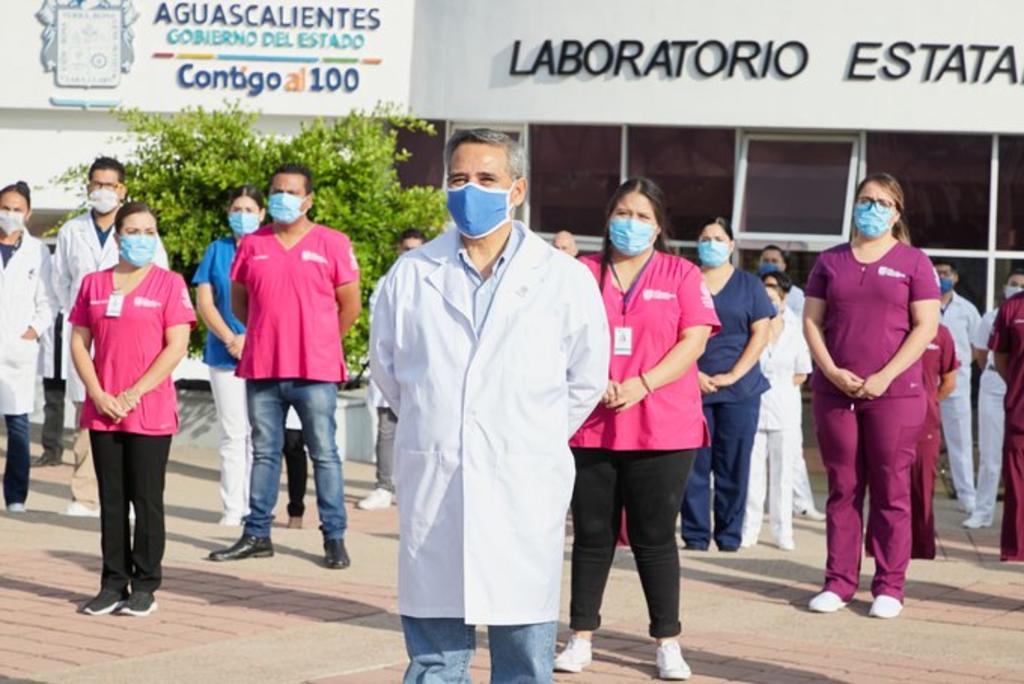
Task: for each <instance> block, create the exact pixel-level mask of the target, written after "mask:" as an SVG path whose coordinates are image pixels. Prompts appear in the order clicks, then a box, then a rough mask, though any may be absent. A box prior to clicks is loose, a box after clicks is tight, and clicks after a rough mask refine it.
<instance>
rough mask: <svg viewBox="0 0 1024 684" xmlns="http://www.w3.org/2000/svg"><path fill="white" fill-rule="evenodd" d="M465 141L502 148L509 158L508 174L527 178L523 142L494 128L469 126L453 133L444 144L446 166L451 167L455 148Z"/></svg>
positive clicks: (515, 177)
mask: <svg viewBox="0 0 1024 684" xmlns="http://www.w3.org/2000/svg"><path fill="white" fill-rule="evenodd" d="M465 143H480V144H482V145H494V146H495V147H500V148H502V149H503V150H505V156H506V157H507V158H508V174H509V175H510V176H512V180H518V179H520V178H526V150H525V149H524V148H523V145H522V143H520V142H519V141H518V140H515V139H513V138H512V136H510V135H509V134H508V133H502V132H501V131H496V130H494V129H493V128H468V129H463V130H459V131H455V132H454V133H452V137H450V138H448V142H447V143H446V144H445V146H444V166H445V168H451V165H452V156H453V155H454V154H455V150H457V149H458V148H459V146H460V145H463V144H465Z"/></svg>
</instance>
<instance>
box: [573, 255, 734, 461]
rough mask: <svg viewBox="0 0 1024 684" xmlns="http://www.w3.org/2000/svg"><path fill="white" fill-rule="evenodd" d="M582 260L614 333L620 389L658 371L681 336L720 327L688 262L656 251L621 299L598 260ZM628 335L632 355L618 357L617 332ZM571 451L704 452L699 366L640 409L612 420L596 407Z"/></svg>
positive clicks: (614, 376) (613, 370) (614, 374)
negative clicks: (701, 328) (695, 329)
mask: <svg viewBox="0 0 1024 684" xmlns="http://www.w3.org/2000/svg"><path fill="white" fill-rule="evenodd" d="M580 261H581V262H582V263H583V264H584V265H585V266H586V267H587V268H589V269H590V271H591V273H593V274H594V278H596V279H597V281H598V285H599V286H600V287H601V295H602V297H603V298H604V308H605V312H606V313H607V314H608V326H609V328H610V329H611V330H612V339H610V340H609V341H608V344H609V347H610V348H611V351H612V354H611V365H610V368H609V376H610V379H611V380H615V381H618V382H621V381H623V380H626V379H628V378H632V377H636V376H638V375H639V374H640V373H642V372H646V371H649V370H650V369H651V368H653V367H654V366H657V365H658V364H659V363H660V362H661V359H662V358H663V357H664V356H665V354H667V353H668V351H669V350H670V349H671V348H672V347H674V346H675V345H676V344H677V343H678V342H679V336H680V334H681V333H682V331H683V330H685V329H687V328H692V327H694V326H698V325H707V326H710V327H711V329H712V334H714V333H716V332H718V330H719V327H720V324H719V322H718V316H717V315H716V314H715V307H714V303H713V302H712V299H711V293H710V292H709V291H708V289H707V287H706V286H705V285H704V280H703V278H701V274H700V269H698V268H697V267H696V266H694V265H693V264H691V263H690V262H689V261H687V260H686V259H682V258H680V257H676V256H671V255H669V254H664V253H662V252H657V251H656V252H654V253H653V255H652V256H651V259H650V261H648V263H647V265H646V266H645V267H644V269H643V271H642V272H641V273H640V275H639V276H638V277H637V279H636V281H635V282H634V283H633V285H632V287H630V289H629V292H628V293H623V292H622V291H621V290H619V288H618V287H617V286H616V284H615V277H614V276H613V275H612V272H611V269H610V268H609V269H608V272H607V273H606V274H605V277H604V282H603V283H602V282H601V255H600V254H595V255H589V256H585V257H583V258H581V259H580ZM616 328H630V329H632V353H631V354H628V355H626V354H616V353H615V351H616V350H615V342H614V338H615V333H614V331H615V329H616ZM569 444H570V446H574V447H585V448H586V447H590V448H601V449H611V450H615V451H634V450H636V451H640V450H644V451H673V450H680V449H696V448H699V447H703V446H707V445H708V444H709V441H708V431H707V425H706V423H705V422H704V413H703V410H702V407H701V397H700V387H699V385H698V384H697V364H696V363H695V364H693V365H692V366H691V367H690V368H689V369H688V370H687V371H686V373H684V374H683V376H682V377H681V378H679V379H678V380H676V381H675V382H672V383H669V384H667V385H665V386H663V387H659V388H658V389H656V390H655V391H654V394H650V395H648V396H647V397H646V398H645V399H644V400H643V401H641V402H640V403H639V404H637V405H635V406H633V407H632V408H630V409H628V410H626V411H624V412H622V413H615V411H612V410H610V409H607V408H605V407H604V406H603V405H600V404H599V405H598V407H597V408H596V409H594V412H593V413H591V414H590V417H589V418H587V420H586V421H585V422H584V423H583V425H582V427H580V429H579V430H578V431H577V432H576V434H575V435H574V436H573V438H572V439H571V440H570V442H569Z"/></svg>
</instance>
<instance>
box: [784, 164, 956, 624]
mask: <svg viewBox="0 0 1024 684" xmlns="http://www.w3.org/2000/svg"><path fill="white" fill-rule="evenodd" d="M853 225H854V231H853V239H852V240H851V241H850V242H849V243H847V244H842V245H839V246H836V247H833V248H832V249H829V250H827V251H825V252H822V254H821V255H820V256H819V257H818V261H817V263H816V264H815V265H814V270H813V271H811V276H810V278H809V279H808V281H807V288H806V294H807V300H806V303H805V305H804V334H805V335H806V337H807V343H808V346H809V347H810V349H811V355H812V356H813V357H814V361H815V363H816V364H817V366H818V369H819V372H817V373H815V374H814V377H813V379H812V388H813V390H814V422H815V428H816V432H817V436H818V445H819V447H820V449H821V458H822V461H823V462H824V464H825V469H826V471H827V473H828V489H829V494H828V508H827V515H828V521H827V525H826V527H827V543H828V560H827V563H826V568H825V586H824V588H823V590H822V591H821V593H819V594H818V595H817V596H815V597H814V598H813V599H812V600H811V602H810V606H809V607H810V609H811V610H812V611H814V612H818V613H832V612H835V611H837V610H839V609H840V608H842V607H843V606H845V605H846V604H847V603H848V602H849V601H850V600H851V599H852V598H853V595H854V594H855V593H856V591H857V586H858V580H859V577H860V564H861V539H862V532H863V529H864V513H863V509H864V493H865V490H870V512H869V515H870V521H871V529H872V539H871V541H870V543H871V551H872V553H873V555H874V557H875V568H876V569H875V578H874V581H873V582H872V585H871V593H872V595H873V596H874V602H873V603H872V605H871V613H870V614H871V616H872V617H879V618H893V617H896V616H898V615H899V614H900V611H901V610H902V609H903V584H904V582H905V579H906V573H907V566H908V565H909V564H910V543H911V525H910V469H911V466H912V465H913V463H914V455H915V447H916V445H917V440H918V436H919V435H920V432H921V429H922V427H923V423H924V417H925V408H926V401H925V388H924V377H923V374H922V370H921V355H922V354H923V353H924V350H925V348H926V347H927V346H928V343H929V342H931V341H932V339H933V338H934V337H935V334H936V331H937V329H938V325H939V296H940V294H939V281H938V277H937V276H936V275H935V270H934V269H933V268H932V264H931V261H930V260H929V259H928V257H927V256H925V254H924V252H922V251H921V250H919V249H916V248H914V247H911V246H910V235H909V231H908V229H907V225H906V223H905V222H904V220H903V189H902V188H901V187H900V184H899V182H898V181H897V180H896V179H895V178H893V177H892V176H890V175H888V174H884V173H878V174H872V175H870V176H868V177H867V178H865V179H864V180H863V181H861V183H860V185H859V186H858V187H857V195H856V199H855V203H854V210H853Z"/></svg>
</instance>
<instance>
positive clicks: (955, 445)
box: [941, 391, 974, 508]
mask: <svg viewBox="0 0 1024 684" xmlns="http://www.w3.org/2000/svg"><path fill="white" fill-rule="evenodd" d="M941 408H942V435H943V437H945V439H946V454H947V455H948V456H949V471H950V474H951V475H952V476H953V487H954V488H955V489H956V498H957V500H958V501H959V502H960V503H961V504H963V505H964V506H965V507H967V508H974V440H973V439H972V435H971V394H970V391H967V392H965V393H964V394H963V395H956V396H951V397H947V398H946V399H945V400H944V401H943V402H942V406H941Z"/></svg>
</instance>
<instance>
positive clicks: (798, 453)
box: [789, 431, 818, 513]
mask: <svg viewBox="0 0 1024 684" xmlns="http://www.w3.org/2000/svg"><path fill="white" fill-rule="evenodd" d="M794 436H795V438H796V439H795V443H793V444H790V446H791V448H792V449H793V456H792V457H791V458H790V459H789V462H790V464H791V465H792V467H793V474H792V479H793V512H794V513H804V512H806V511H816V510H818V507H817V506H816V505H815V504H814V492H813V491H812V490H811V478H810V476H809V475H808V474H807V459H806V458H804V435H803V432H802V431H801V432H796V433H795V435H794Z"/></svg>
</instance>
